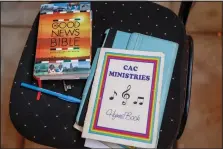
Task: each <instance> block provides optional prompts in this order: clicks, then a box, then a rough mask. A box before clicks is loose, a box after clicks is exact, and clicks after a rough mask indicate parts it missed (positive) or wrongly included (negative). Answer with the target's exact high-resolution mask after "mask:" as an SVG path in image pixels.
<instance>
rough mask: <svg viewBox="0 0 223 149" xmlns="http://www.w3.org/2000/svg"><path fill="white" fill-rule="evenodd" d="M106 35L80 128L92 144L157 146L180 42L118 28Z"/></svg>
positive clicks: (77, 125) (87, 88) (88, 85)
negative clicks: (119, 40) (118, 40)
mask: <svg viewBox="0 0 223 149" xmlns="http://www.w3.org/2000/svg"><path fill="white" fill-rule="evenodd" d="M109 36H113V38H109ZM116 38H119V39H122V40H123V42H115V39H116ZM105 39H106V40H105V41H104V44H103V46H102V48H99V49H98V50H97V53H96V55H95V57H94V60H93V64H92V68H91V74H90V75H89V77H88V79H87V83H86V85H85V89H84V91H83V95H82V101H81V105H80V108H79V112H78V115H77V117H76V122H75V124H74V128H76V129H78V130H80V131H82V137H83V138H85V139H86V141H85V146H86V147H89V148H157V144H158V139H159V132H160V127H161V123H162V119H163V113H164V109H165V104H166V100H167V95H168V91H169V86H170V82H171V78H172V72H173V68H174V64H175V59H176V55H177V51H178V44H177V43H175V42H172V41H167V40H163V39H159V38H155V37H151V36H147V35H142V34H139V33H127V32H122V31H117V30H114V29H111V30H107V31H106V37H105ZM139 39H140V40H139ZM108 40H114V41H108ZM111 43H112V45H111ZM105 47H106V48H105ZM110 47H112V48H110ZM119 47H120V48H119ZM124 47H125V48H124ZM164 72H165V75H163V74H164ZM139 86H140V88H139Z"/></svg>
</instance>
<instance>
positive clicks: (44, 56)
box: [34, 2, 92, 76]
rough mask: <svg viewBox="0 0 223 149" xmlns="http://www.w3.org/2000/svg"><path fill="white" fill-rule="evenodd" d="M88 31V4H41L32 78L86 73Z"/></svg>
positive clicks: (89, 46) (89, 16)
mask: <svg viewBox="0 0 223 149" xmlns="http://www.w3.org/2000/svg"><path fill="white" fill-rule="evenodd" d="M84 4H85V5H84ZM88 4H89V5H88ZM83 5H84V6H85V7H84V6H83ZM81 9H84V10H81ZM91 29H92V28H91V11H90V3H84V2H82V3H81V2H80V3H55V4H44V5H42V6H41V10H40V17H39V27H38V38H37V46H36V56H35V68H34V75H36V76H41V75H49V74H73V73H74V72H75V73H77V72H79V73H85V71H88V70H89V69H90V61H91V33H92V31H91Z"/></svg>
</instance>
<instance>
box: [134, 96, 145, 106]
mask: <svg viewBox="0 0 223 149" xmlns="http://www.w3.org/2000/svg"><path fill="white" fill-rule="evenodd" d="M138 102H139V105H143V102H144V97H138V98H137V100H136V101H134V102H133V103H134V104H137V103H138Z"/></svg>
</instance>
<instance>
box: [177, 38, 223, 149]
mask: <svg viewBox="0 0 223 149" xmlns="http://www.w3.org/2000/svg"><path fill="white" fill-rule="evenodd" d="M193 39H194V44H195V47H194V69H193V83H192V97H191V105H190V111H189V118H188V121H187V125H186V128H185V131H184V134H183V136H182V137H181V139H180V141H179V142H178V146H179V147H180V148H220V147H222V116H221V114H222V113H221V112H222V100H221V99H222V95H221V94H222V85H221V84H222V69H221V68H222V46H221V38H219V37H217V36H205V35H193Z"/></svg>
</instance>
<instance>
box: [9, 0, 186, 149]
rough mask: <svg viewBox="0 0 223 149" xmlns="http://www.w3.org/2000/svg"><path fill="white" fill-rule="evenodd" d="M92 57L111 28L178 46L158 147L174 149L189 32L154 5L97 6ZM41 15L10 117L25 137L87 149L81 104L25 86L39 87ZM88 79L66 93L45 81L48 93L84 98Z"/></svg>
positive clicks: (25, 55) (18, 79)
mask: <svg viewBox="0 0 223 149" xmlns="http://www.w3.org/2000/svg"><path fill="white" fill-rule="evenodd" d="M92 10H93V25H92V28H93V36H92V37H93V39H92V44H93V45H92V54H93V56H94V54H95V52H96V49H97V48H98V47H100V46H101V45H102V42H103V37H104V36H103V35H104V32H105V30H106V29H107V28H115V29H118V30H121V31H126V32H131V33H132V32H138V33H142V34H146V35H150V36H154V37H158V38H162V39H166V40H170V41H174V42H177V43H178V44H179V49H178V51H179V52H178V54H177V59H176V63H175V67H174V72H173V77H172V81H171V85H170V90H169V94H168V99H167V103H166V108H165V113H164V117H163V122H162V126H161V130H160V138H159V142H158V148H160V149H164V148H170V147H171V146H172V144H173V143H174V142H175V141H176V137H177V134H178V130H179V126H180V121H181V117H182V113H183V110H184V102H185V89H186V80H187V69H186V68H187V61H188V51H187V49H186V48H185V40H186V34H185V28H184V25H183V24H182V23H181V21H180V20H179V18H178V17H177V16H176V15H175V14H174V13H173V12H171V11H170V10H169V9H167V8H164V7H162V6H160V5H157V4H154V3H151V2H92ZM38 19H39V15H38V16H37V18H36V19H35V22H34V23H33V27H32V29H31V31H30V34H29V37H28V40H27V42H26V46H25V48H24V51H23V53H22V56H21V59H20V62H19V64H18V68H17V72H16V75H15V78H14V83H13V85H12V90H11V100H10V105H9V106H10V117H11V120H12V123H13V124H14V126H15V128H16V129H17V130H18V132H19V133H20V134H21V135H23V136H24V137H25V138H27V139H29V140H31V141H34V142H36V143H40V144H43V145H48V146H52V147H56V148H83V144H84V139H82V138H81V133H80V132H79V131H77V130H75V129H74V128H73V124H74V121H75V118H76V114H77V111H78V107H79V105H78V104H73V103H68V102H65V101H62V100H59V99H57V98H55V97H52V96H49V95H45V94H42V95H41V98H40V100H39V101H37V100H36V96H37V92H35V91H32V90H28V89H25V88H21V87H20V83H21V82H26V83H30V84H33V85H36V84H37V82H36V81H35V79H34V78H33V76H32V72H33V65H34V56H35V47H36V37H37V30H38ZM85 82H86V80H70V81H66V83H67V84H71V90H68V91H67V92H65V91H64V87H63V82H62V81H60V80H58V81H43V82H42V83H43V88H46V89H50V90H53V91H56V92H61V93H64V94H68V95H71V96H74V97H77V98H80V97H81V94H82V91H83V88H84V85H85Z"/></svg>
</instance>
